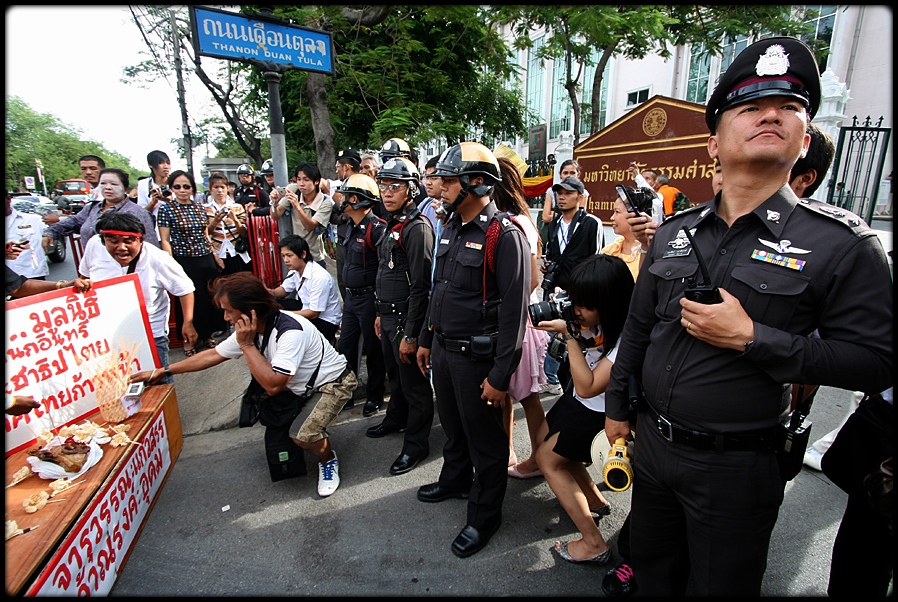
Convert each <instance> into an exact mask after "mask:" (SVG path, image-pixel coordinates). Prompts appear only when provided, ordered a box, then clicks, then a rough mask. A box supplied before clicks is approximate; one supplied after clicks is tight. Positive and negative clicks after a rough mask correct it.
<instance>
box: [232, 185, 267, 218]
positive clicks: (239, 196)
mask: <svg viewBox="0 0 898 602" xmlns="http://www.w3.org/2000/svg"><path fill="white" fill-rule="evenodd" d="M257 192H258V196H257V195H256V193H257ZM234 197H235V198H234V200H235V201H236V202H238V203H240V204H241V205H243V206H244V207H246V205H247V203H255V204H256V208H255V209H253V215H271V207H270V206H271V197H270V196H268V193H267V192H265V190H264V189H262V188H260V187H258V186H256V185H253V186H250V187H249V188H244V187H239V188H237V190H236V191H235V192H234Z"/></svg>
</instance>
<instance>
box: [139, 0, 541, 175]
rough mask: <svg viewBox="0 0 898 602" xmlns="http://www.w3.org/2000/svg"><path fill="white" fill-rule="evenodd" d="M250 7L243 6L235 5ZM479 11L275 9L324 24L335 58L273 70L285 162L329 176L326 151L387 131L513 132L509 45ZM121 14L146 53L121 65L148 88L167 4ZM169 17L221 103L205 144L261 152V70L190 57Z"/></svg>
mask: <svg viewBox="0 0 898 602" xmlns="http://www.w3.org/2000/svg"><path fill="white" fill-rule="evenodd" d="M163 9H164V10H163ZM256 10H257V7H255V6H252V7H250V6H245V7H243V11H244V12H245V13H247V14H251V13H252V12H255V11H256ZM484 10H485V9H484V8H483V7H479V6H466V5H462V6H448V7H441V6H367V7H364V8H353V7H347V6H338V5H334V6H331V5H322V6H310V7H307V8H297V7H295V6H279V7H275V8H274V13H273V16H274V17H277V18H280V19H284V20H286V21H288V22H291V23H295V24H297V25H300V26H303V27H310V28H315V29H321V30H326V31H329V32H331V33H332V35H333V52H334V58H335V64H336V69H335V74H334V76H333V77H332V78H331V77H328V76H324V75H322V74H318V73H309V72H305V71H299V70H288V71H286V72H285V73H283V75H282V77H281V80H280V83H279V94H280V98H281V107H282V111H283V115H284V126H285V139H286V146H287V155H288V164H289V165H291V166H292V165H295V164H296V162H298V161H300V160H311V161H317V163H318V165H319V166H320V167H321V168H322V172H323V173H324V174H325V175H326V176H330V177H333V175H334V174H333V173H332V172H333V171H334V169H333V166H334V158H335V152H334V151H335V148H342V147H353V148H380V145H381V144H382V143H383V141H384V140H386V139H387V138H390V137H392V136H398V137H401V138H404V139H406V140H407V141H408V142H409V143H411V144H416V143H418V142H421V141H425V140H431V139H433V138H436V137H442V138H445V139H446V140H447V141H449V142H450V143H454V142H456V141H458V140H461V139H465V138H473V139H482V140H490V139H494V138H499V137H502V136H507V135H521V134H523V133H524V132H525V131H526V130H525V128H524V119H523V115H524V109H523V103H522V96H523V95H522V94H521V93H520V91H519V90H515V89H507V88H506V86H504V85H502V84H503V82H505V81H506V78H507V76H508V75H509V74H510V73H511V69H512V66H511V65H510V63H509V62H508V58H509V56H510V55H509V50H508V48H507V47H506V45H505V43H504V41H503V40H502V39H501V38H500V37H499V36H498V35H497V33H496V32H495V31H494V30H493V29H492V28H491V27H489V25H488V20H487V19H486V17H485V16H484ZM132 11H133V15H134V20H135V22H136V23H137V24H138V25H139V26H140V29H141V31H142V32H143V34H144V37H145V39H146V40H147V43H148V51H149V54H150V55H151V58H150V59H149V60H147V61H144V62H142V63H141V64H139V65H135V66H133V67H130V68H128V69H126V73H127V78H126V79H127V81H130V82H134V83H140V84H141V85H151V84H152V82H153V81H154V79H155V78H158V77H169V76H170V73H171V69H172V68H173V61H172V59H171V58H170V57H172V56H173V51H172V48H171V41H170V37H171V36H170V18H169V14H168V9H167V8H164V7H145V6H142V7H136V8H133V9H132ZM175 15H176V22H177V23H178V27H179V30H180V32H181V33H180V37H181V41H182V53H183V54H182V56H184V57H188V60H187V62H188V63H190V64H191V69H192V71H193V72H194V73H195V74H196V75H197V77H199V79H200V81H202V83H203V84H204V85H205V86H206V88H207V89H208V90H209V92H210V94H211V97H212V98H213V100H214V101H215V102H216V104H217V105H218V106H219V108H220V110H221V114H220V115H217V116H215V117H214V118H211V119H208V120H205V121H204V122H203V129H204V130H205V131H206V134H207V136H208V139H209V141H210V142H212V143H213V144H215V146H216V148H218V149H219V154H220V155H222V156H223V155H225V154H227V155H229V156H235V155H236V156H241V155H243V156H249V157H251V158H252V159H253V160H254V161H255V162H256V164H257V165H258V164H261V162H262V161H263V160H264V159H266V158H268V153H267V152H265V150H264V146H263V145H264V144H266V142H267V138H268V121H267V118H268V115H267V109H268V88H267V84H266V82H265V80H264V77H263V73H262V70H261V69H260V68H259V67H256V66H249V65H244V64H241V63H237V62H233V61H216V60H213V59H209V58H208V57H204V58H203V59H202V62H200V61H199V60H198V58H197V57H195V56H194V55H193V48H192V46H191V45H190V44H189V43H188V42H189V28H188V23H187V20H186V16H187V15H186V11H183V10H182V11H178V12H176V13H175ZM316 119H318V121H317V122H316ZM322 119H323V120H324V121H325V123H322V122H321V121H322ZM237 150H239V152H237V153H235V151H237Z"/></svg>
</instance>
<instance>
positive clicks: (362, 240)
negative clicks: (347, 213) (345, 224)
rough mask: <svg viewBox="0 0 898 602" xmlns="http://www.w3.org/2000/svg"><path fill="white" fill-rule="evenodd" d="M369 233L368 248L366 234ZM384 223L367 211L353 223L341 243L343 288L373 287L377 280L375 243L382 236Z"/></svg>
mask: <svg viewBox="0 0 898 602" xmlns="http://www.w3.org/2000/svg"><path fill="white" fill-rule="evenodd" d="M369 228H373V231H372V232H371V234H370V235H369V236H370V241H371V246H370V247H369V246H368V244H367V242H366V234H367V230H368V229H369ZM383 232H384V223H383V222H382V221H380V220H379V219H378V218H377V216H375V215H374V213H373V212H371V211H369V212H368V213H367V214H365V217H363V218H362V219H361V221H359V223H358V224H355V223H353V226H352V228H351V229H350V230H349V236H347V237H346V240H345V241H343V245H344V246H345V248H346V257H345V258H344V259H343V286H345V287H346V288H364V287H368V286H371V287H373V286H374V282H375V279H376V278H377V248H376V245H377V241H378V240H380V237H381V236H383Z"/></svg>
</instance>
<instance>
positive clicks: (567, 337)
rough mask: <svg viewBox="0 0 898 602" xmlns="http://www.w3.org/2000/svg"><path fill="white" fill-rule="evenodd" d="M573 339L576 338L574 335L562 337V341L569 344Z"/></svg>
mask: <svg viewBox="0 0 898 602" xmlns="http://www.w3.org/2000/svg"><path fill="white" fill-rule="evenodd" d="M573 338H576V337H574V335H572V334H570V333H568V334H566V335H564V336H563V337H561V340H562V341H564V342H565V343H567V342H568V341H570V340H571V339H573Z"/></svg>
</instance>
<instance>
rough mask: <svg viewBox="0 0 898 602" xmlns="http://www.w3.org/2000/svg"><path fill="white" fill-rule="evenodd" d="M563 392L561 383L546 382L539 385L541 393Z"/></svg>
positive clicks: (559, 393) (555, 393) (556, 393)
mask: <svg viewBox="0 0 898 602" xmlns="http://www.w3.org/2000/svg"><path fill="white" fill-rule="evenodd" d="M561 393H562V390H561V385H560V384H559V383H546V384H544V385H540V387H539V394H540V395H561Z"/></svg>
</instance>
